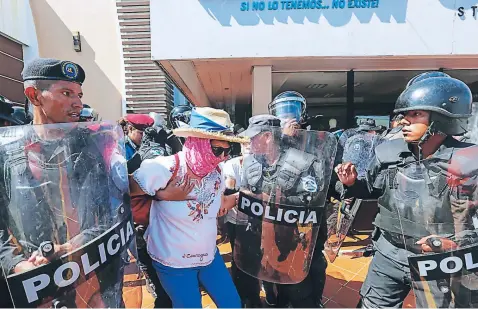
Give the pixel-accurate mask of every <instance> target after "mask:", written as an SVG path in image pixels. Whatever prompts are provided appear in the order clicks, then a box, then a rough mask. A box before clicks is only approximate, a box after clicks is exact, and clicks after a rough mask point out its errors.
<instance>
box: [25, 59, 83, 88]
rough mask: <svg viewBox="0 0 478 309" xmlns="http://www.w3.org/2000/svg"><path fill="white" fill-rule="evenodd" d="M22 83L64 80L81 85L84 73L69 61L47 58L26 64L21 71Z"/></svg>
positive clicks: (78, 66)
mask: <svg viewBox="0 0 478 309" xmlns="http://www.w3.org/2000/svg"><path fill="white" fill-rule="evenodd" d="M22 77H23V81H27V80H64V81H67V82H74V83H77V84H80V85H81V84H83V82H84V81H85V71H84V70H83V68H82V67H81V66H80V65H78V64H76V63H73V62H71V61H62V60H56V59H49V58H37V59H35V60H33V61H31V62H29V63H26V64H25V66H24V68H23V71H22Z"/></svg>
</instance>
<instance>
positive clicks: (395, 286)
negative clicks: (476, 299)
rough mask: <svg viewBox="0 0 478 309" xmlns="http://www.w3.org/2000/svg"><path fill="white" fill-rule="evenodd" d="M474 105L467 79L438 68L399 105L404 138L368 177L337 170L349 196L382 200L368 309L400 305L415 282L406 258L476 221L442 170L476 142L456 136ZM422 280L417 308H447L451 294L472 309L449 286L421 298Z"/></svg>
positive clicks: (378, 155) (366, 291) (366, 287)
mask: <svg viewBox="0 0 478 309" xmlns="http://www.w3.org/2000/svg"><path fill="white" fill-rule="evenodd" d="M471 103H472V94H471V91H470V89H469V88H468V86H467V85H466V84H465V83H463V82H462V81H460V80H457V79H454V78H451V77H450V76H448V75H446V74H444V73H440V72H429V73H423V74H420V75H418V76H416V77H414V78H413V79H412V80H411V81H410V82H409V84H408V85H407V87H406V89H405V90H404V91H403V92H402V94H401V95H400V96H399V98H398V100H397V102H396V104H395V110H394V113H395V114H401V115H403V118H402V119H401V120H400V125H401V126H402V132H403V139H401V138H399V139H394V140H389V141H386V142H384V143H382V144H381V145H379V146H378V147H376V148H375V158H374V159H373V160H372V161H371V163H370V165H369V167H368V170H367V174H366V177H365V178H364V179H361V180H360V179H357V171H356V169H355V167H354V166H353V165H352V164H350V163H343V164H340V165H338V166H337V167H336V172H337V174H338V177H339V179H340V181H341V183H342V184H343V186H342V194H343V196H344V197H358V198H367V197H370V196H375V197H379V201H378V203H379V214H378V215H377V217H376V218H375V221H374V225H375V227H376V229H375V231H374V234H373V240H374V250H375V255H374V258H373V260H372V263H371V264H370V267H369V271H368V274H367V278H366V280H365V282H364V283H363V285H362V288H361V290H360V295H361V297H362V299H361V303H362V306H363V307H366V308H381V307H401V306H402V304H403V301H404V299H405V298H406V296H407V295H408V293H409V291H410V289H411V287H412V282H411V277H410V274H411V269H410V267H409V262H408V258H409V257H410V256H413V255H417V254H418V255H420V254H426V253H430V252H432V251H433V252H443V251H446V248H450V247H453V246H456V243H455V242H454V240H452V239H453V237H452V236H453V235H454V234H455V228H454V226H456V228H457V230H459V229H462V226H463V224H462V222H456V221H457V220H462V221H463V222H465V221H467V220H469V222H471V221H472V219H471V218H470V217H466V216H468V215H469V211H471V212H473V213H474V212H475V211H476V210H475V209H474V208H475V207H476V206H474V205H473V203H472V202H471V201H472V199H473V196H471V197H465V196H458V197H457V196H454V194H453V192H452V190H451V189H450V186H449V185H447V181H446V179H444V178H446V177H447V173H448V172H447V170H445V169H444V168H443V166H446V164H447V162H449V160H453V158H454V157H456V154H457V151H460V150H461V149H468V148H469V147H470V146H472V145H471V144H468V143H463V142H459V141H457V140H456V139H454V138H453V137H452V136H453V135H459V134H463V133H464V132H465V131H466V128H467V118H469V117H470V116H471V114H470V112H471ZM460 192H461V193H460V195H462V194H463V195H464V194H465V192H464V191H460ZM466 200H470V202H471V203H470V202H467V201H466ZM458 213H461V215H456V214H458ZM460 217H461V219H460ZM437 235H438V236H437ZM470 280H471V279H470ZM475 284H476V282H475ZM419 285H420V282H413V288H414V289H415V296H416V299H417V307H429V306H437V307H448V306H449V305H450V303H451V299H452V298H454V301H455V306H456V307H461V306H464V307H475V306H474V305H473V304H471V303H469V302H468V301H470V298H468V299H467V300H465V301H463V299H460V297H458V295H459V294H460V293H458V294H457V293H454V296H455V297H452V295H451V293H448V292H446V289H450V286H448V287H444V286H442V287H439V286H437V284H435V285H432V284H430V285H429V287H428V288H429V292H428V293H430V291H431V294H432V297H431V298H433V299H432V301H434V302H435V304H433V305H431V304H427V303H426V302H427V301H431V298H430V297H428V298H427V297H425V296H424V295H425V294H426V293H427V292H425V291H424V290H423V288H422V289H419V288H417V287H418V286H419ZM451 288H452V289H453V288H456V286H451Z"/></svg>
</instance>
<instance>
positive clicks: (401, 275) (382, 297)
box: [360, 229, 451, 308]
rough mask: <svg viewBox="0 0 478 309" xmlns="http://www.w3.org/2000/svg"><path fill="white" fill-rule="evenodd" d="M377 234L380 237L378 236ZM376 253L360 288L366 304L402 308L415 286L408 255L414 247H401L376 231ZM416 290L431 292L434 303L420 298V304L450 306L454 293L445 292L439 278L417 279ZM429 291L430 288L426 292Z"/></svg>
mask: <svg viewBox="0 0 478 309" xmlns="http://www.w3.org/2000/svg"><path fill="white" fill-rule="evenodd" d="M375 238H376V240H375ZM373 239H374V257H373V259H372V262H371V263H370V266H369V269H368V273H367V277H366V278H365V281H364V283H363V285H362V288H361V289H360V296H361V297H362V298H361V307H362V308H385V307H388V308H401V307H402V305H403V302H404V300H405V298H406V297H407V296H408V294H409V292H410V290H411V289H412V281H411V276H410V267H409V266H408V259H407V257H408V256H409V255H410V254H412V253H411V252H410V251H408V250H405V249H402V248H398V247H396V246H394V245H393V244H391V243H390V242H389V241H388V240H386V239H385V238H384V237H383V235H380V232H379V230H378V229H376V230H375V232H374V236H373ZM413 284H415V287H414V291H415V293H429V294H430V297H428V299H429V300H431V301H433V302H434V304H427V303H421V301H420V300H419V299H417V304H416V307H417V308H429V307H437V308H448V307H449V306H450V300H451V299H450V298H451V297H450V295H451V293H447V294H445V293H443V292H441V291H440V290H439V288H438V285H437V284H436V283H435V282H425V283H423V284H422V282H414V283H413ZM425 291H427V292H425Z"/></svg>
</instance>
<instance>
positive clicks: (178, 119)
mask: <svg viewBox="0 0 478 309" xmlns="http://www.w3.org/2000/svg"><path fill="white" fill-rule="evenodd" d="M191 111H192V108H191V106H189V105H179V106H176V107H174V108H173V109H172V110H171V113H170V114H169V122H170V123H171V126H172V128H173V129H177V128H180V127H184V126H187V125H189V121H190V119H191Z"/></svg>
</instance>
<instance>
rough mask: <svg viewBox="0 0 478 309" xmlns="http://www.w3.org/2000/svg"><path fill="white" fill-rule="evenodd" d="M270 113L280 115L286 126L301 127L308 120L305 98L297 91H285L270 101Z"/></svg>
mask: <svg viewBox="0 0 478 309" xmlns="http://www.w3.org/2000/svg"><path fill="white" fill-rule="evenodd" d="M268 107H269V114H271V115H273V116H276V117H279V118H280V119H281V120H282V121H283V122H284V123H283V126H284V127H286V128H287V127H291V128H296V129H298V128H300V127H302V125H304V124H305V123H306V121H307V109H306V107H307V106H306V100H305V98H304V97H303V96H302V95H301V94H300V93H298V92H296V91H285V92H282V93H280V94H279V95H277V96H276V97H275V98H274V99H273V100H272V102H271V103H269V106H268Z"/></svg>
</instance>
